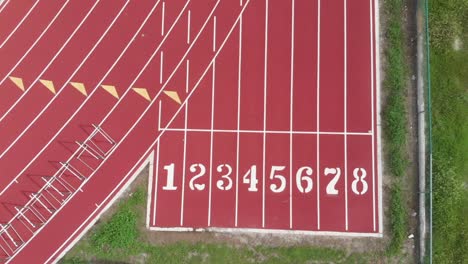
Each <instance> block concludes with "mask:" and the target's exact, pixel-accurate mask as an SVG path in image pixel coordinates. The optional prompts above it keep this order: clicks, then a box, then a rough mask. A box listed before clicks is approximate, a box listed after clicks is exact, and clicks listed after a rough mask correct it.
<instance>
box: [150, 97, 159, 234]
mask: <svg viewBox="0 0 468 264" xmlns="http://www.w3.org/2000/svg"><path fill="white" fill-rule="evenodd" d="M159 102H161V101H159ZM159 144H160V143H159V141H158V143H157V144H156V166H155V169H156V171H155V177H156V178H155V181H154V201H153V202H154V204H153V226H155V225H156V212H157V206H158V181H159ZM148 202H149V201H148ZM148 215H149V210H148Z"/></svg>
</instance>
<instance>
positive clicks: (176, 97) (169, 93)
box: [164, 91, 182, 104]
mask: <svg viewBox="0 0 468 264" xmlns="http://www.w3.org/2000/svg"><path fill="white" fill-rule="evenodd" d="M164 93H165V94H166V95H167V96H169V97H170V98H171V99H172V100H174V101H176V102H177V103H178V104H182V102H181V101H180V98H179V94H177V92H176V91H164Z"/></svg>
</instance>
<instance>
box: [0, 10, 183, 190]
mask: <svg viewBox="0 0 468 264" xmlns="http://www.w3.org/2000/svg"><path fill="white" fill-rule="evenodd" d="M188 2H190V1H188ZM188 2H187V4H186V5H185V7H186V6H187V5H188ZM158 4H159V1H158V2H157V3H156V4H155V6H154V7H153V9H152V10H151V11H150V13H149V14H148V16H147V17H146V19H145V21H143V23H142V25H141V26H140V28H139V29H138V30H137V32H136V33H135V35H133V37H132V38H131V39H130V41H129V42H128V43H127V46H126V47H125V48H124V50H123V51H122V52H121V53H120V55H119V57H118V58H117V60H116V61H115V62H114V64H112V66H111V67H110V68H109V70H108V71H107V72H106V74H105V75H104V76H103V78H102V79H101V80H100V81H99V83H98V84H97V85H96V87H95V88H94V90H93V91H92V92H91V93H90V94H89V95H88V97H86V99H85V100H84V101H83V102H82V103H81V105H80V106H79V107H78V109H77V110H76V111H75V113H73V115H72V116H71V117H70V118H69V119H68V120H67V121H66V122H65V123H64V124H63V126H62V127H61V128H60V129H59V130H58V131H57V133H56V134H55V135H54V136H53V137H52V139H51V140H50V141H49V142H48V143H47V144H46V145H45V146H44V147H43V148H42V149H41V150H40V151H39V152H38V153H37V154H36V156H34V158H33V159H32V160H31V161H30V162H29V163H28V164H27V165H26V166H25V167H24V168H23V170H22V171H21V172H20V173H18V174H17V175H16V176H15V178H14V179H13V180H12V181H11V182H10V183H9V184H8V185H7V186H6V187H4V188H3V189H2V191H0V195H2V194H3V193H4V192H5V191H6V190H7V189H8V188H9V187H10V186H11V185H12V184H13V183H14V182H16V181H17V179H18V178H19V177H20V176H21V175H22V174H23V173H24V172H25V171H26V169H27V168H28V167H29V166H30V165H31V164H32V163H33V162H34V161H35V160H36V159H37V158H38V157H39V156H40V155H41V154H42V152H44V151H45V149H46V148H47V147H48V146H49V145H50V144H52V142H54V140H55V139H56V138H57V137H58V135H59V134H60V133H61V132H62V131H63V130H64V129H65V127H66V126H67V125H68V124H69V123H70V122H71V120H72V119H73V118H74V117H75V116H76V115H77V114H78V112H79V111H80V110H81V109H82V108H83V106H84V105H85V104H86V102H87V101H88V100H90V98H91V97H92V95H93V94H94V93H95V92H96V91H97V90H98V89H97V88H98V87H99V86H100V85H101V84H102V82H103V81H104V80H105V78H107V76H108V75H109V74H110V73H111V71H112V70H113V69H114V67H115V66H116V65H117V63H118V62H119V61H120V59H121V58H122V57H123V55H124V54H125V52H126V51H127V49H128V48H129V47H130V45H131V44H132V43H133V41H134V40H135V39H136V36H138V34H139V33H140V30H141V29H142V28H143V26H144V25H145V24H146V22H147V21H148V19H149V17H150V16H151V14H152V12H153V11H154V10H155V8H156V7H157V6H158ZM182 12H183V11H182ZM181 14H182V13H181ZM179 17H180V15H179ZM176 22H177V20H176V21H175V22H174V25H175V23H176ZM166 38H167V35H166V37H165V38H164V39H163V40H162V42H161V43H160V44H159V46H158V48H157V49H156V50H155V53H154V54H156V53H157V51H159V48H160V47H161V46H162V43H164V41H165V40H166ZM154 54H153V55H154ZM146 66H147V65H146ZM132 85H133V84H132Z"/></svg>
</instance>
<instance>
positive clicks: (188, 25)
mask: <svg viewBox="0 0 468 264" xmlns="http://www.w3.org/2000/svg"><path fill="white" fill-rule="evenodd" d="M191 13H192V12H191V10H189V11H188V14H187V44H190V30H191V25H190V21H191Z"/></svg>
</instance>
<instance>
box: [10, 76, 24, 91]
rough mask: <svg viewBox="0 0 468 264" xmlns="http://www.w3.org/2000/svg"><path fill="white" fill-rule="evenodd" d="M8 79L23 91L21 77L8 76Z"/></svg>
mask: <svg viewBox="0 0 468 264" xmlns="http://www.w3.org/2000/svg"><path fill="white" fill-rule="evenodd" d="M10 80H11V81H12V82H13V83H14V84H16V86H18V88H20V89H21V90H22V91H23V92H24V84H23V79H21V78H18V77H13V76H10Z"/></svg>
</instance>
